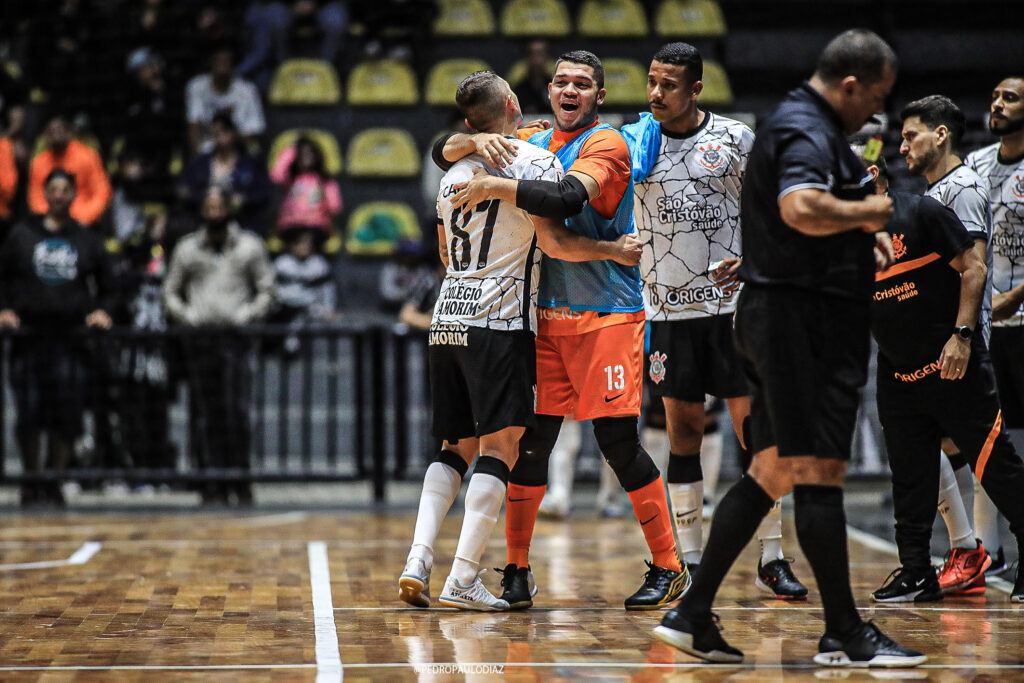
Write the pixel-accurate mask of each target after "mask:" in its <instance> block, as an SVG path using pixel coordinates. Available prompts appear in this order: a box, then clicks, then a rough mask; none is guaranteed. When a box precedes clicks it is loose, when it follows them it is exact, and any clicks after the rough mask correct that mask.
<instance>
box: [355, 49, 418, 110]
mask: <svg viewBox="0 0 1024 683" xmlns="http://www.w3.org/2000/svg"><path fill="white" fill-rule="evenodd" d="M419 101H420V92H419V87H418V86H417V85H416V74H414V73H413V71H412V68H411V67H410V66H409V65H408V64H406V63H405V62H401V61H398V60H396V59H373V60H369V61H365V62H362V63H360V64H358V65H357V66H356V68H354V69H352V73H351V74H350V75H349V77H348V103H349V104H351V105H354V106H408V105H413V104H416V103H418V102H419Z"/></svg>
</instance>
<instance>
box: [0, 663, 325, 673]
mask: <svg viewBox="0 0 1024 683" xmlns="http://www.w3.org/2000/svg"><path fill="white" fill-rule="evenodd" d="M315 668H316V664H195V665H189V664H168V665H167V666H161V665H160V664H120V665H119V664H112V665H110V666H72V665H64V666H0V671H244V670H247V669H315Z"/></svg>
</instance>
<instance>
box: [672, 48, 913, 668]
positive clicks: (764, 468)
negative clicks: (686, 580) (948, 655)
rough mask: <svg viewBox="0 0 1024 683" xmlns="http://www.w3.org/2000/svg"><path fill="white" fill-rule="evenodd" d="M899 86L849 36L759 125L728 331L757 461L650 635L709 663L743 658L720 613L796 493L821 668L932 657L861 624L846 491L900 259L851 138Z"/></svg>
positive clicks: (890, 59) (889, 62)
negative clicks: (882, 278) (747, 553)
mask: <svg viewBox="0 0 1024 683" xmlns="http://www.w3.org/2000/svg"><path fill="white" fill-rule="evenodd" d="M895 80H896V55H895V54H894V53H893V51H892V48H890V47H889V45H887V44H886V43H885V41H883V40H882V39H881V38H879V37H878V36H877V35H875V34H874V33H871V32H869V31H863V30H853V31H847V32H845V33H843V34H841V35H839V36H837V37H836V38H833V39H832V41H831V42H829V44H828V45H827V46H826V47H825V49H824V50H823V51H822V53H821V56H820V57H819V58H818V65H817V69H816V70H815V72H814V75H813V76H812V77H811V80H810V81H809V82H807V83H805V84H804V85H802V86H801V87H799V88H797V89H796V90H794V91H792V92H791V93H789V95H788V96H787V97H786V99H785V100H784V101H783V102H782V104H781V105H779V107H777V108H776V109H775V110H774V111H773V112H771V113H770V114H769V115H768V116H767V117H766V118H765V119H764V120H763V121H762V122H761V124H760V126H759V127H758V130H757V136H756V139H755V140H754V147H753V150H752V151H751V153H750V158H749V161H748V162H747V172H746V178H745V180H744V184H743V195H742V197H741V200H740V215H741V221H742V225H743V252H744V260H743V265H742V266H741V267H740V271H739V272H740V277H741V279H742V280H743V281H744V282H745V283H746V284H745V286H744V289H743V292H742V293H741V294H740V297H739V301H738V303H737V309H736V319H735V323H734V327H735V340H736V345H737V349H738V350H739V352H740V355H741V357H742V358H743V361H744V366H745V370H746V374H747V378H748V380H749V382H750V386H751V415H750V423H751V435H750V440H749V442H748V443H749V444H750V448H751V450H752V451H753V452H754V459H753V463H752V465H751V466H750V469H749V470H748V471H747V474H746V475H744V476H743V478H742V479H740V481H739V482H738V483H737V484H736V485H735V486H733V487H732V488H731V489H730V490H729V492H728V493H726V495H725V497H724V498H723V499H722V501H721V502H720V503H719V505H718V508H717V509H716V511H715V517H714V520H713V521H712V524H711V533H710V536H709V538H708V542H707V547H706V549H705V551H704V556H703V558H702V561H701V564H700V567H699V568H698V570H697V572H696V574H695V576H694V579H693V586H692V587H691V588H690V590H689V592H688V593H687V594H686V595H685V596H684V597H683V598H682V599H681V600H680V601H679V604H678V605H677V606H676V607H675V608H674V609H673V610H672V611H670V612H669V613H668V614H667V615H665V618H664V619H662V622H661V626H659V627H658V628H656V629H655V635H656V636H657V637H658V638H659V639H661V640H663V641H665V642H667V643H669V644H671V645H674V646H675V647H678V648H679V649H681V650H683V651H685V652H688V653H690V654H692V655H695V656H697V657H700V658H702V659H706V660H709V661H720V662H737V661H741V660H742V658H743V653H742V652H740V651H739V650H737V649H736V648H733V647H731V646H730V645H729V644H728V643H726V642H725V641H724V640H723V639H722V636H721V634H720V633H719V632H718V629H717V628H716V626H715V624H714V620H713V618H712V614H711V604H712V601H713V600H714V595H715V592H716V591H717V590H718V587H719V585H720V584H721V582H722V580H723V579H724V578H725V575H726V573H727V572H728V571H729V568H730V566H731V565H732V563H733V562H734V561H735V559H736V557H738V556H739V554H740V552H741V551H742V550H743V548H744V546H746V544H747V542H748V541H749V540H750V539H751V537H752V536H753V535H754V532H755V531H756V530H757V527H758V524H759V523H760V522H761V519H762V518H763V517H764V516H765V514H767V513H768V511H769V510H770V509H771V507H772V505H773V503H774V501H775V500H777V499H778V498H780V497H781V496H784V495H785V494H787V493H789V492H790V491H793V500H794V512H795V518H796V531H797V539H798V540H799V542H800V547H801V548H802V549H803V551H804V555H805V556H806V557H807V560H808V561H809V562H810V564H811V567H812V569H813V570H814V576H815V578H816V579H817V581H818V587H819V589H820V590H821V597H822V603H823V605H824V608H825V635H824V636H823V637H822V638H821V641H820V643H819V645H818V650H819V652H818V654H817V655H816V656H815V657H814V661H815V662H817V663H818V664H822V665H825V666H851V665H859V666H917V665H918V664H921V663H923V662H924V661H925V659H926V657H925V656H924V655H922V654H920V653H918V652H915V651H913V650H909V649H907V648H904V647H902V646H900V645H898V644H896V643H895V642H893V641H892V640H890V639H889V638H887V637H886V636H885V635H884V634H883V633H882V632H881V631H880V630H879V629H878V627H877V626H875V625H874V624H871V623H865V622H863V621H862V620H861V618H860V616H859V615H858V613H857V608H856V605H855V604H854V601H853V593H852V591H851V589H850V570H849V559H848V557H847V548H846V519H845V516H844V513H843V493H842V488H841V486H842V483H843V478H844V475H845V473H846V466H847V462H848V460H849V457H850V444H851V441H852V438H853V429H854V425H855V423H856V415H857V405H858V402H859V390H860V387H861V386H863V384H864V382H865V380H866V378H867V360H868V352H869V320H868V311H869V307H870V302H871V296H872V294H873V292H874V274H875V269H876V266H877V267H878V268H885V267H888V266H889V265H890V264H891V262H892V258H893V254H892V245H891V243H890V242H889V240H888V236H887V235H885V234H884V233H880V234H878V235H875V233H878V232H879V231H880V230H882V228H883V227H884V226H885V224H886V222H887V221H888V220H889V217H890V216H891V214H892V202H891V201H890V200H889V199H888V198H887V197H884V196H880V195H876V194H875V193H874V185H873V183H872V179H871V176H870V175H869V174H868V173H867V172H866V170H865V168H864V165H863V164H862V163H861V162H860V160H859V159H858V157H857V156H856V155H855V154H854V153H853V152H852V151H851V149H850V146H849V144H848V142H847V140H846V135H848V134H850V133H853V132H855V131H857V130H859V129H860V128H861V127H862V126H863V125H864V124H865V123H866V122H867V121H868V120H869V119H870V118H871V116H872V115H873V114H876V113H880V112H881V111H882V107H883V104H884V102H885V98H886V96H887V95H888V94H889V91H890V90H891V89H892V86H893V83H894V81H895ZM876 245H878V246H877V248H875V247H876Z"/></svg>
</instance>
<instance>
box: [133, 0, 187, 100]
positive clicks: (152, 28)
mask: <svg viewBox="0 0 1024 683" xmlns="http://www.w3.org/2000/svg"><path fill="white" fill-rule="evenodd" d="M125 9H126V10H127V15H128V19H127V21H126V22H125V24H124V25H123V27H122V28H123V37H122V38H121V44H122V45H125V46H126V47H128V48H129V50H130V52H129V54H131V52H134V51H135V50H136V49H138V48H140V47H146V48H148V49H150V50H152V51H153V52H154V53H155V54H158V55H160V56H162V57H163V58H164V59H165V60H166V62H165V64H164V68H165V74H164V76H165V78H167V79H168V80H169V88H170V89H171V90H175V89H176V88H177V87H181V86H183V85H184V83H185V78H186V74H187V75H188V76H192V75H193V74H192V73H188V72H186V71H185V69H187V68H188V66H189V64H190V61H189V60H190V58H191V55H189V54H188V53H189V51H190V47H191V44H190V43H191V40H192V39H193V35H192V31H191V30H190V28H191V27H190V25H189V19H190V17H189V12H188V7H187V3H184V2H181V1H180V0H136V1H135V2H130V3H128V5H127V7H126V8H125ZM129 59H130V57H129Z"/></svg>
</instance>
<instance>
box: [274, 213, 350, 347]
mask: <svg viewBox="0 0 1024 683" xmlns="http://www.w3.org/2000/svg"><path fill="white" fill-rule="evenodd" d="M316 238H317V233H316V232H314V231H313V230H309V229H295V230H291V231H289V232H288V236H287V238H286V240H287V241H286V242H285V244H286V245H287V250H286V251H285V253H283V254H281V255H280V256H278V257H277V258H276V259H274V275H275V277H276V280H277V288H276V293H277V310H276V311H275V312H274V315H273V317H272V321H273V322H277V323H283V324H286V325H294V324H299V325H301V324H303V323H309V322H316V321H324V320H329V319H331V318H332V317H334V315H335V312H336V310H337V293H336V291H335V284H334V278H333V277H332V273H331V264H330V263H328V262H327V259H326V258H324V257H323V256H322V255H321V254H318V253H316V250H315V246H314V243H315V241H316ZM298 346H299V345H298V340H297V339H295V338H288V339H286V340H285V350H287V351H290V352H293V353H294V352H295V351H297V350H298Z"/></svg>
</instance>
